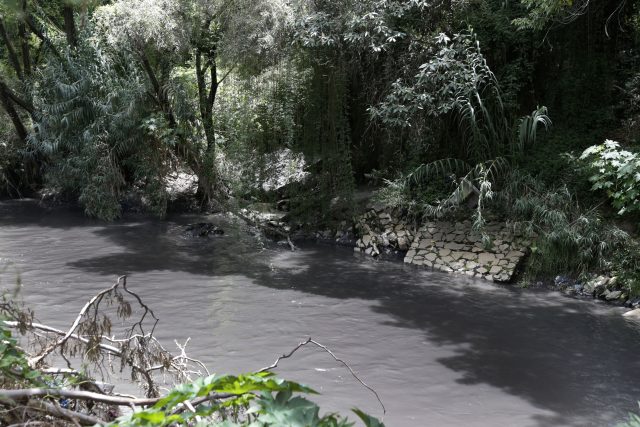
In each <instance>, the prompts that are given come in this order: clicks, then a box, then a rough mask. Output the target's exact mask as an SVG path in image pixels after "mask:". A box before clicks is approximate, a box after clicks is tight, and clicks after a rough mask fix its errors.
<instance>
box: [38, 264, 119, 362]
mask: <svg viewBox="0 0 640 427" xmlns="http://www.w3.org/2000/svg"><path fill="white" fill-rule="evenodd" d="M124 277H126V276H120V277H118V280H117V282H116V283H115V284H114V285H113V286H111V287H110V288H108V289H103V290H102V291H100V292H98V293H97V294H96V295H94V296H93V298H91V299H90V300H89V301H88V302H87V303H86V304H85V305H84V307H82V310H80V313H78V316H77V317H76V320H75V321H74V322H73V324H72V325H71V327H70V328H69V330H68V331H67V332H66V333H65V334H64V336H63V337H62V338H60V339H58V340H57V341H55V342H53V343H51V344H49V345H48V346H47V347H45V348H44V350H42V351H41V352H40V354H38V355H37V356H35V357H33V358H31V359H29V366H31V367H32V368H35V367H36V366H38V364H40V362H42V360H43V359H44V358H45V357H47V356H48V355H49V354H51V353H52V352H53V351H54V350H55V349H56V348H58V347H60V346H62V345H64V343H66V342H67V340H68V339H69V338H70V337H71V335H73V333H74V332H75V330H76V329H77V328H78V325H79V324H80V321H81V320H82V318H83V317H84V315H85V313H86V312H87V311H88V310H89V308H91V306H92V305H93V304H94V303H95V302H96V301H98V300H99V299H101V298H102V297H103V296H104V295H106V294H108V293H110V292H112V291H113V290H114V289H115V288H117V287H118V286H119V285H120V280H121V279H122V278H124Z"/></svg>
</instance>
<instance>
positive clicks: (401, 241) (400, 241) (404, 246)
mask: <svg viewBox="0 0 640 427" xmlns="http://www.w3.org/2000/svg"><path fill="white" fill-rule="evenodd" d="M408 248H409V245H408V243H407V239H406V238H404V237H398V249H400V250H401V251H406V250H407V249H408Z"/></svg>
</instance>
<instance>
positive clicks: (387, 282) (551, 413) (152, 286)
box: [0, 201, 640, 427]
mask: <svg viewBox="0 0 640 427" xmlns="http://www.w3.org/2000/svg"><path fill="white" fill-rule="evenodd" d="M202 220H210V221H212V222H216V223H218V224H219V225H221V226H222V227H223V228H225V229H226V231H227V233H226V235H225V236H223V237H219V238H195V239H194V238H187V237H185V236H184V234H183V232H182V230H183V227H184V225H185V224H187V223H189V222H195V221H202ZM0 261H3V262H5V263H6V262H10V263H11V266H10V268H9V269H8V270H7V271H6V272H5V273H3V275H2V276H1V277H0V279H1V282H0V285H4V286H9V285H11V283H13V282H15V272H16V271H19V272H20V274H21V278H22V282H23V284H24V287H23V290H22V296H23V298H24V300H25V301H26V302H27V303H28V304H30V305H32V306H33V307H34V308H35V311H36V315H37V317H38V318H39V319H40V320H41V321H43V322H45V323H48V324H51V325H53V326H59V327H65V326H67V327H68V325H69V324H70V323H71V322H72V321H73V319H74V318H75V315H76V313H77V311H78V310H79V309H80V308H81V307H82V305H83V304H84V303H85V302H86V300H87V299H88V298H90V297H91V296H92V295H93V294H94V293H96V292H97V291H99V290H101V289H103V288H105V287H107V286H109V285H110V284H111V283H113V281H114V279H115V278H116V276H118V275H121V274H127V275H128V276H129V279H128V284H129V287H130V288H131V289H132V290H135V291H137V292H138V293H140V294H141V296H142V297H143V299H144V300H145V302H146V303H148V304H149V305H150V306H151V307H152V308H153V309H154V310H155V312H156V314H157V315H158V317H160V319H161V320H160V323H159V325H158V327H157V329H156V332H157V336H158V338H159V339H160V340H161V341H162V342H163V343H164V344H166V345H167V347H169V348H173V341H174V340H178V341H180V342H183V341H184V340H185V338H187V337H191V341H190V344H189V347H188V351H189V354H190V355H191V356H192V357H196V358H199V359H201V360H203V361H204V362H205V363H206V364H207V365H208V366H209V368H210V369H211V370H212V371H214V372H219V373H240V372H246V371H250V370H256V369H260V368H261V367H263V366H266V365H269V364H271V363H272V362H273V361H274V360H275V358H276V357H277V356H278V355H280V354H282V353H283V352H286V351H288V350H289V349H291V348H293V347H294V346H295V345H296V344H297V343H298V342H299V341H302V340H304V339H306V338H307V337H309V336H311V337H313V338H314V339H315V340H317V341H319V342H321V343H323V344H325V345H326V346H328V347H329V348H331V349H332V350H333V351H334V352H335V353H336V354H337V356H339V357H341V358H343V359H344V360H346V361H348V362H349V363H350V365H351V366H352V367H353V368H354V369H355V370H356V371H357V372H358V374H359V376H360V377H361V378H362V379H363V380H364V381H366V382H367V383H368V384H369V385H371V386H372V387H373V388H375V389H376V390H377V391H378V392H379V394H380V396H381V398H382V400H383V402H384V404H385V406H386V408H387V414H386V416H385V418H384V419H385V422H386V424H387V425H388V426H389V427H404V426H500V425H502V426H591V425H594V426H596V425H597V426H601V425H613V424H615V422H616V421H619V420H621V419H624V418H625V417H626V414H627V412H629V411H633V410H636V409H637V408H638V406H637V400H640V357H639V356H640V325H638V324H636V323H633V322H631V321H628V320H626V319H624V318H623V317H622V316H621V313H622V312H623V311H624V310H623V309H621V308H616V307H608V306H604V305H601V304H596V303H594V302H592V301H580V300H574V299H570V298H567V297H563V296H561V295H558V294H556V293H553V292H547V291H544V292H541V291H538V292H534V291H527V290H525V291H522V290H518V289H515V288H510V287H500V286H494V285H491V284H487V283H484V282H478V281H474V280H471V279H464V278H460V277H453V276H450V275H446V274H441V273H436V272H429V271H424V270H419V269H416V268H414V267H410V266H404V265H402V263H397V262H391V261H376V260H373V259H370V258H367V257H364V256H360V255H356V254H353V253H352V252H351V251H350V250H348V249H344V248H334V247H330V246H325V245H315V244H309V245H306V246H304V247H303V248H302V249H301V250H298V251H296V252H291V251H289V250H287V249H286V248H281V247H278V246H276V245H274V244H271V243H268V242H264V241H263V240H262V239H261V238H259V237H258V236H256V235H255V234H252V232H251V230H250V229H248V228H246V227H243V226H240V225H237V224H234V223H232V222H231V221H230V220H229V219H226V218H224V217H215V216H213V217H196V216H188V215H183V216H177V217H173V218H169V219H168V220H166V221H154V220H148V219H128V220H123V221H121V222H117V223H115V224H104V223H101V222H98V221H93V220H90V219H87V218H85V217H83V216H82V213H81V212H79V211H76V210H69V209H56V210H53V211H47V210H44V209H41V208H38V207H37V206H36V205H35V204H34V203H33V202H32V201H8V202H0ZM277 372H278V374H280V375H282V376H283V377H286V378H289V379H293V380H297V381H301V382H303V383H306V384H309V385H311V386H313V387H314V388H316V389H317V390H318V391H320V392H321V393H322V396H320V397H319V398H317V400H318V401H319V402H320V403H321V404H322V408H323V410H326V411H340V412H344V413H347V412H348V411H349V408H351V407H353V406H357V407H359V408H361V409H363V410H365V411H368V412H370V413H372V414H373V415H376V416H379V417H381V416H382V411H381V409H380V407H379V405H378V404H377V401H376V400H375V397H373V396H372V395H371V394H370V392H368V391H367V390H366V389H364V388H363V387H362V386H360V385H359V384H358V383H357V382H356V381H355V380H354V379H353V378H352V377H351V376H350V375H349V373H348V372H347V371H346V370H345V369H344V368H343V367H341V366H339V365H338V364H337V363H335V362H334V361H333V360H332V359H331V358H330V357H329V356H328V355H327V354H326V353H323V352H321V351H319V350H316V349H312V348H307V349H304V350H302V351H300V352H299V353H297V354H296V356H295V357H294V358H292V359H288V360H284V361H282V362H281V364H280V368H278V370H277Z"/></svg>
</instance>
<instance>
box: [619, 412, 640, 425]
mask: <svg viewBox="0 0 640 427" xmlns="http://www.w3.org/2000/svg"><path fill="white" fill-rule="evenodd" d="M616 427H640V415H638V414H629V419H628V420H627V421H625V422H622V423H618V424H616Z"/></svg>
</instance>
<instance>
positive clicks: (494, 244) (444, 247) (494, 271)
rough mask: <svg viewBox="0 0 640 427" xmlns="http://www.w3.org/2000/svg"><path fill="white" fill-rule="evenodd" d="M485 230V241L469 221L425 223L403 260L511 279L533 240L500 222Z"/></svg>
mask: <svg viewBox="0 0 640 427" xmlns="http://www.w3.org/2000/svg"><path fill="white" fill-rule="evenodd" d="M484 232H485V235H486V236H487V237H488V240H487V239H485V242H483V238H482V236H481V235H480V234H479V233H477V232H475V231H473V230H472V226H471V222H470V221H464V222H457V223H450V222H429V223H426V224H425V225H424V226H423V227H421V228H420V229H419V230H418V232H417V233H416V236H415V238H414V240H413V242H412V244H411V248H410V249H409V251H408V252H407V254H406V256H405V258H404V262H406V263H408V264H414V265H421V266H425V267H429V268H433V269H435V270H441V271H445V272H453V273H460V274H465V275H467V276H471V277H479V278H483V279H486V280H490V281H495V282H510V281H511V280H512V279H513V276H514V274H515V272H516V269H517V267H518V265H519V264H520V262H521V261H522V259H523V258H524V256H525V255H526V253H527V251H528V247H529V246H530V244H531V242H530V241H527V240H525V239H524V238H522V237H520V236H516V235H514V234H513V233H512V232H511V230H510V229H509V228H508V227H507V226H506V225H504V224H500V223H494V224H489V225H487V226H486V227H485V229H484Z"/></svg>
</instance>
